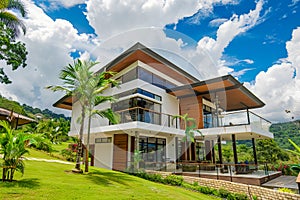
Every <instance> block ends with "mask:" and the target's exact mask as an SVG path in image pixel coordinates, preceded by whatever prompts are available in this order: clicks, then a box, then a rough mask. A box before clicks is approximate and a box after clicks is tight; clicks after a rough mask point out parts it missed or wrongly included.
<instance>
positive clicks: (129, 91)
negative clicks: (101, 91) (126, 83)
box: [115, 88, 162, 101]
mask: <svg viewBox="0 0 300 200" xmlns="http://www.w3.org/2000/svg"><path fill="white" fill-rule="evenodd" d="M132 94H142V95H144V96H147V97H150V98H152V99H155V100H158V101H161V100H162V98H161V96H159V95H156V94H153V93H152V92H148V91H146V90H143V89H141V88H135V89H132V90H128V91H126V92H122V93H119V94H116V95H115V97H116V98H118V99H119V98H122V97H126V96H129V95H132Z"/></svg>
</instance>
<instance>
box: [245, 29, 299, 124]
mask: <svg viewBox="0 0 300 200" xmlns="http://www.w3.org/2000/svg"><path fill="white" fill-rule="evenodd" d="M286 50H287V52H288V57H287V58H285V59H280V62H278V63H276V64H274V65H273V66H271V67H270V68H268V70H267V71H266V72H260V73H259V74H258V75H257V76H256V78H255V83H254V84H250V83H247V84H246V85H247V87H249V88H250V89H251V90H252V91H254V93H255V94H257V95H258V96H259V97H260V98H262V99H263V101H264V102H265V103H266V106H265V107H264V109H260V110H259V112H260V113H262V114H263V115H264V116H266V117H267V118H268V119H270V120H273V121H282V120H283V119H285V120H292V118H294V119H299V118H300V75H299V69H300V27H298V28H297V29H295V30H294V31H293V33H292V39H291V40H290V41H288V42H286ZM285 110H289V111H290V113H286V112H285Z"/></svg>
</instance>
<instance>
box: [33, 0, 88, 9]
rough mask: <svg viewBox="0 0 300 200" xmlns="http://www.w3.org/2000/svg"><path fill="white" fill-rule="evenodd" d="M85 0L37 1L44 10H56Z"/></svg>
mask: <svg viewBox="0 0 300 200" xmlns="http://www.w3.org/2000/svg"><path fill="white" fill-rule="evenodd" d="M84 2H85V0H48V1H47V4H45V2H44V1H41V2H40V1H37V4H38V5H39V6H40V7H42V8H43V9H44V10H56V9H59V8H61V7H64V8H71V7H73V6H75V5H78V4H83V3H84Z"/></svg>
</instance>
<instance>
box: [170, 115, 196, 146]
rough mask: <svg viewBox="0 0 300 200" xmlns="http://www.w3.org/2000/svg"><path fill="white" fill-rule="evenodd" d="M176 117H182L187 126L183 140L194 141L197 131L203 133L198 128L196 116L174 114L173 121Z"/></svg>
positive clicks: (184, 124) (185, 126)
mask: <svg viewBox="0 0 300 200" xmlns="http://www.w3.org/2000/svg"><path fill="white" fill-rule="evenodd" d="M176 119H180V120H182V122H183V126H184V128H185V132H184V133H185V136H184V138H183V141H188V142H194V141H195V139H194V138H195V132H197V133H199V134H200V135H202V133H201V131H199V130H196V128H197V126H196V120H195V119H194V118H191V117H188V114H187V113H186V114H184V115H175V116H173V122H174V120H176Z"/></svg>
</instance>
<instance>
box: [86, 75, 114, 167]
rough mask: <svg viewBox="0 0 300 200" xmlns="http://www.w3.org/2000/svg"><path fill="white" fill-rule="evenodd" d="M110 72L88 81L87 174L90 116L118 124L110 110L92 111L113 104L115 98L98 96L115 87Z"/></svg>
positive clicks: (95, 76)
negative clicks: (99, 106)
mask: <svg viewBox="0 0 300 200" xmlns="http://www.w3.org/2000/svg"><path fill="white" fill-rule="evenodd" d="M112 75H113V73H112V72H102V73H100V74H94V76H93V77H92V79H94V80H91V81H90V83H91V84H90V85H89V92H88V93H87V95H88V98H87V100H88V102H87V115H88V133H87V142H86V154H85V156H86V158H85V172H88V171H89V169H88V166H89V163H88V157H89V156H88V155H89V144H90V132H91V120H92V116H94V115H98V116H100V117H102V118H106V119H108V120H109V121H110V122H111V123H112V124H117V123H118V122H119V116H118V115H116V114H115V113H114V112H113V111H112V109H111V108H108V109H104V110H94V107H95V106H98V105H100V104H103V103H105V102H114V101H115V98H114V97H112V96H100V95H101V94H102V93H103V91H104V90H105V89H106V88H107V87H108V86H110V84H112V85H117V82H116V81H115V80H113V79H111V78H108V77H110V76H112Z"/></svg>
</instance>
